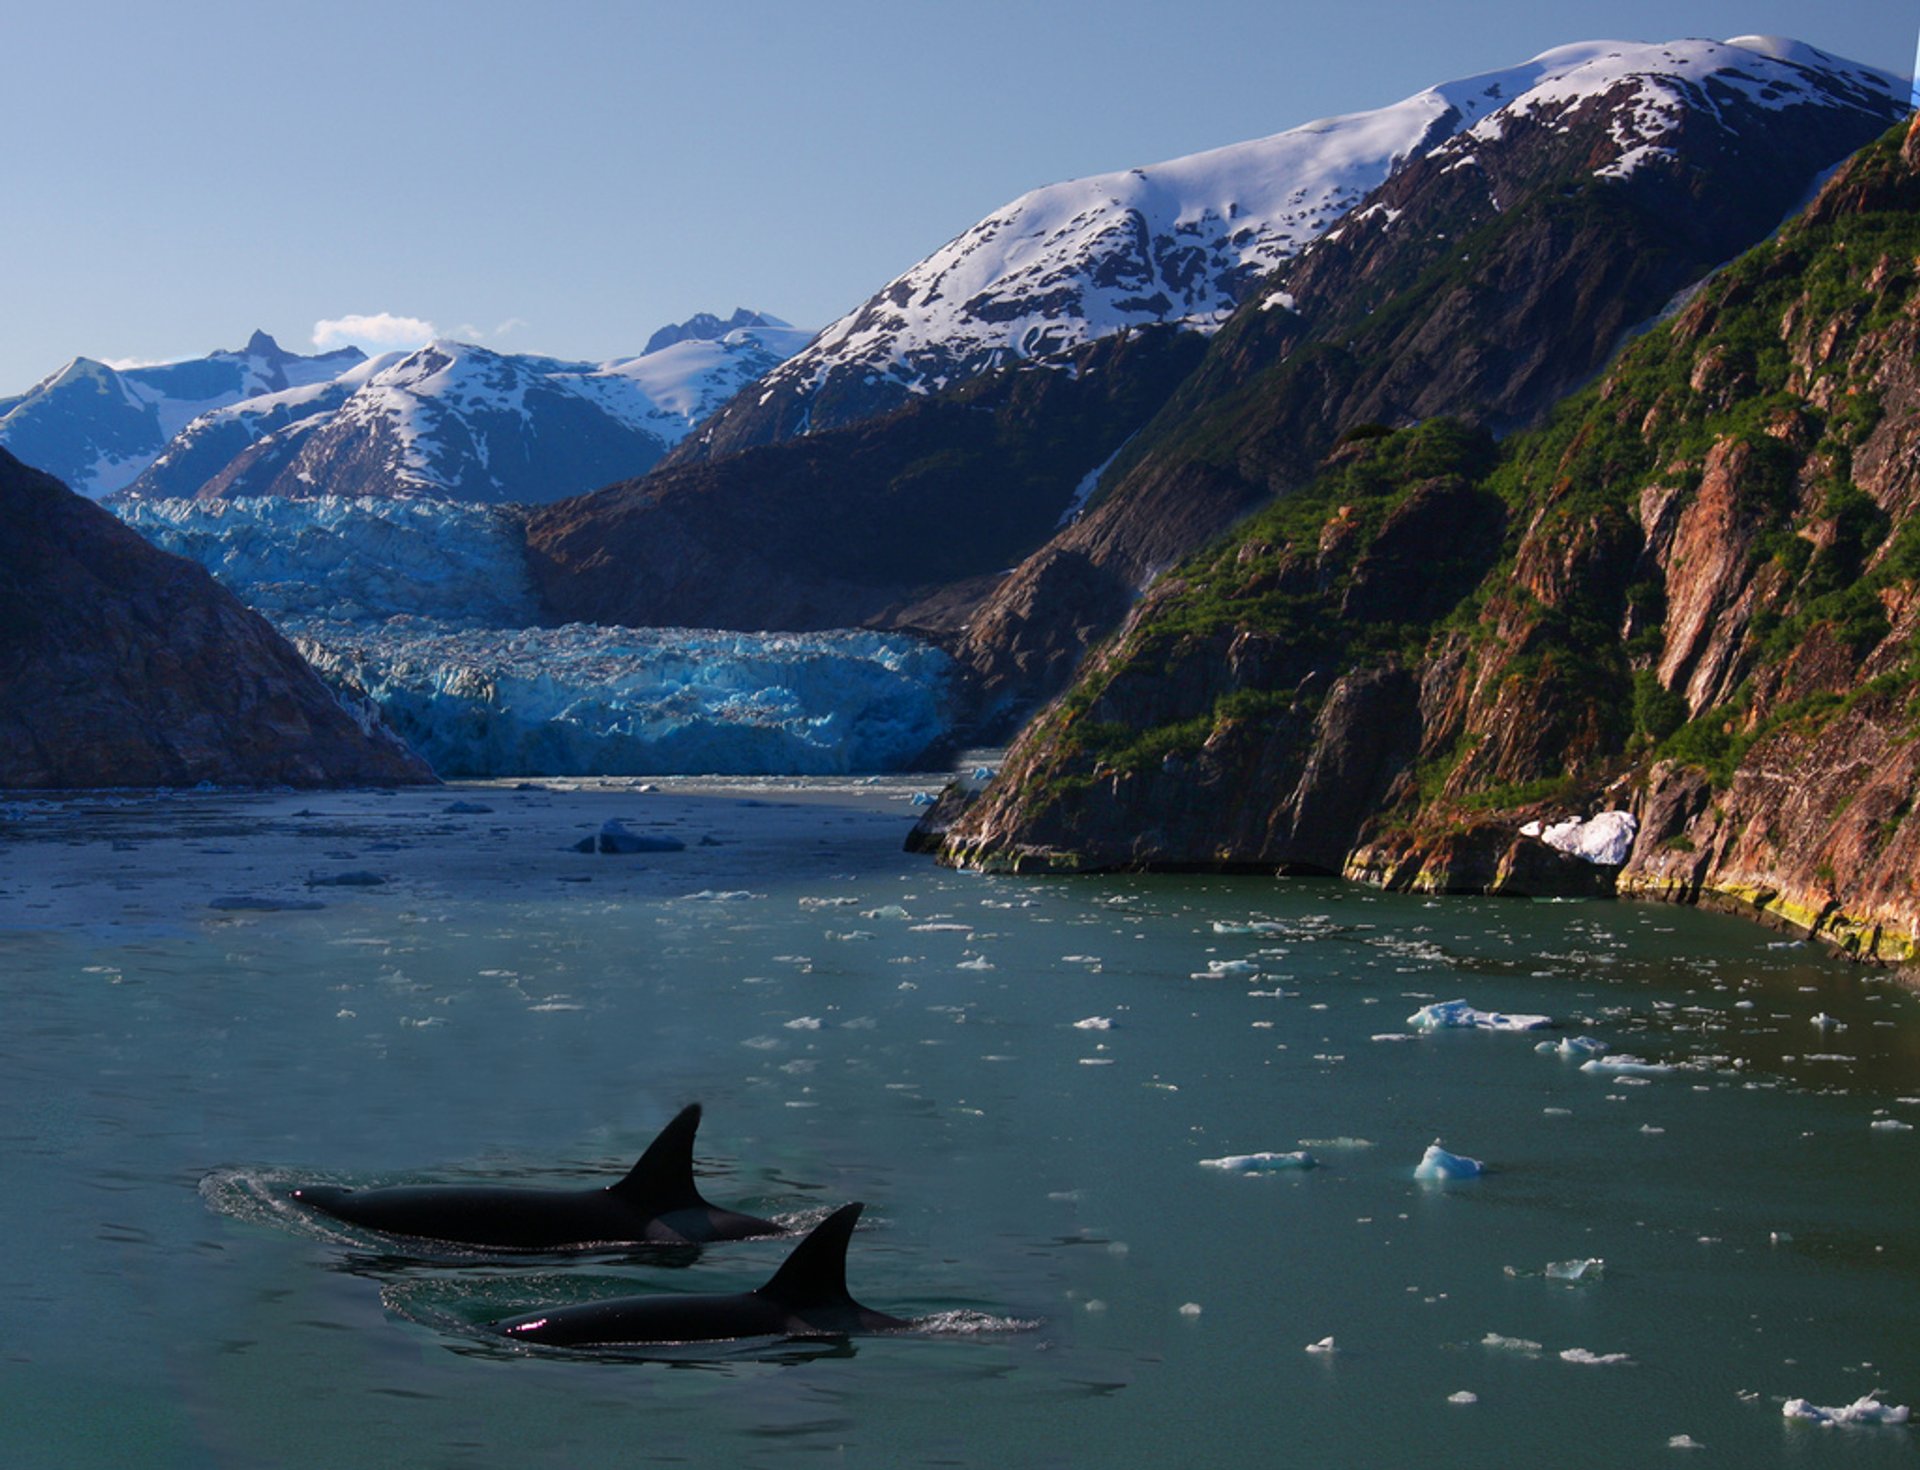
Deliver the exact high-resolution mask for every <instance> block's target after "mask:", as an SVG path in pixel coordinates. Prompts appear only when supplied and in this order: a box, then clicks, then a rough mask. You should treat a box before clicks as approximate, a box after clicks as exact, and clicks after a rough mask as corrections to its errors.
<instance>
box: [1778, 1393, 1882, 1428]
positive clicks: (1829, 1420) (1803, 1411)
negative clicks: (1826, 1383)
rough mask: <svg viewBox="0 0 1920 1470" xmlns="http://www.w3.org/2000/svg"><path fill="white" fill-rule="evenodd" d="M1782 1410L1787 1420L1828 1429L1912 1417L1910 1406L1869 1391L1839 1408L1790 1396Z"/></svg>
mask: <svg viewBox="0 0 1920 1470" xmlns="http://www.w3.org/2000/svg"><path fill="white" fill-rule="evenodd" d="M1875 1392H1876V1393H1877V1392H1878V1390H1877V1389H1876V1390H1875ZM1780 1412H1781V1414H1782V1415H1783V1416H1784V1417H1786V1418H1788V1419H1805V1420H1807V1421H1809V1422H1810V1423H1814V1424H1819V1425H1824V1426H1826V1427H1828V1428H1832V1427H1834V1426H1835V1425H1842V1426H1845V1425H1854V1424H1905V1423H1906V1422H1907V1420H1908V1418H1909V1417H1911V1411H1910V1410H1909V1408H1908V1406H1907V1405H1905V1404H1883V1403H1881V1402H1880V1400H1878V1399H1877V1398H1875V1397H1874V1396H1873V1394H1870V1393H1866V1394H1862V1395H1860V1397H1859V1398H1857V1399H1855V1400H1854V1401H1853V1402H1852V1403H1850V1404H1842V1405H1841V1406H1840V1407H1839V1408H1837V1409H1823V1408H1821V1407H1820V1406H1819V1405H1818V1404H1815V1403H1813V1402H1812V1401H1811V1400H1808V1399H1788V1400H1787V1401H1786V1403H1785V1404H1784V1405H1782V1406H1781V1409H1780Z"/></svg>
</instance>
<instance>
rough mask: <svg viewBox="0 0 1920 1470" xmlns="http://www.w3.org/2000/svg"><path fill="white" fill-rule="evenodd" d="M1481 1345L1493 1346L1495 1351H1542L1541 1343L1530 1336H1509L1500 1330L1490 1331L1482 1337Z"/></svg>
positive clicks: (1485, 1346)
mask: <svg viewBox="0 0 1920 1470" xmlns="http://www.w3.org/2000/svg"><path fill="white" fill-rule="evenodd" d="M1480 1346H1481V1347H1483V1348H1492V1349H1493V1350H1494V1351H1495V1352H1501V1353H1537V1352H1539V1351H1541V1347H1540V1344H1539V1343H1537V1342H1535V1341H1534V1340H1533V1339H1532V1338H1530V1337H1507V1336H1504V1335H1503V1334H1501V1333H1498V1332H1489V1333H1488V1334H1487V1335H1486V1336H1485V1337H1483V1338H1481V1339H1480Z"/></svg>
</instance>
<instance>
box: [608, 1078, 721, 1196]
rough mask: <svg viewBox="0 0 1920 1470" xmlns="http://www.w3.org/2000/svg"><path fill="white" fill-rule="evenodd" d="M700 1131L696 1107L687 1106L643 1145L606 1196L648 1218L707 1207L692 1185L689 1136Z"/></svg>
mask: <svg viewBox="0 0 1920 1470" xmlns="http://www.w3.org/2000/svg"><path fill="white" fill-rule="evenodd" d="M699 1127H700V1104H699V1103H688V1104H687V1105H686V1106H685V1107H684V1108H682V1109H680V1111H679V1113H678V1114H676V1115H675V1117H674V1119H673V1121H672V1122H671V1123H669V1124H667V1126H666V1127H664V1128H662V1129H661V1130H660V1134H659V1136H658V1137H657V1138H655V1139H654V1140H653V1142H652V1143H650V1144H648V1145H647V1151H646V1152H645V1153H643V1154H642V1155H640V1160H639V1162H638V1163H636V1164H635V1165H634V1166H633V1167H632V1168H631V1169H629V1170H628V1171H627V1177H626V1178H624V1179H622V1180H621V1181H620V1182H619V1183H618V1184H611V1185H608V1186H607V1191H608V1193H610V1194H614V1195H618V1196H619V1197H620V1199H621V1200H622V1201H623V1202H624V1203H626V1204H628V1205H631V1206H633V1207H634V1208H636V1209H643V1210H646V1211H648V1212H649V1213H651V1214H655V1215H659V1214H664V1213H665V1212H666V1211H668V1210H688V1209H700V1208H704V1207H707V1202H706V1201H705V1200H704V1199H702V1198H701V1197H700V1191H699V1189H698V1188H697V1187H696V1186H695V1184H694V1182H693V1135H694V1133H695V1132H696V1131H697V1130H698V1129H699Z"/></svg>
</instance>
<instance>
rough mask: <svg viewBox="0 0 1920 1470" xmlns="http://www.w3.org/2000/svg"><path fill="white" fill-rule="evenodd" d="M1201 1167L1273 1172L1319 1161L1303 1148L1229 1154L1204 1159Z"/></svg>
mask: <svg viewBox="0 0 1920 1470" xmlns="http://www.w3.org/2000/svg"><path fill="white" fill-rule="evenodd" d="M1200 1167H1201V1168H1203V1169H1221V1170H1224V1171H1225V1172H1227V1173H1229V1174H1273V1173H1278V1172H1280V1171H1282V1170H1286V1169H1312V1168H1315V1167H1317V1161H1316V1160H1315V1158H1314V1157H1313V1155H1312V1154H1311V1153H1309V1152H1308V1151H1307V1150H1306V1149H1303V1148H1302V1149H1295V1150H1294V1151H1293V1152H1292V1153H1258V1154H1228V1155H1227V1156H1226V1157H1225V1158H1219V1159H1202V1160H1201V1161H1200Z"/></svg>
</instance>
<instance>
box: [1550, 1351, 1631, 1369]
mask: <svg viewBox="0 0 1920 1470" xmlns="http://www.w3.org/2000/svg"><path fill="white" fill-rule="evenodd" d="M1560 1361H1561V1362H1563V1363H1584V1364H1587V1365H1588V1366H1590V1367H1600V1368H1606V1367H1613V1366H1616V1365H1619V1364H1627V1365H1631V1364H1632V1362H1633V1359H1632V1358H1630V1357H1628V1356H1627V1355H1626V1354H1625V1353H1595V1352H1589V1351H1588V1350H1587V1349H1586V1348H1562V1349H1561V1350H1560Z"/></svg>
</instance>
